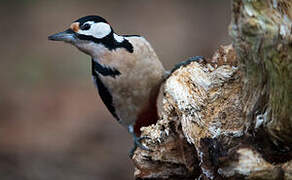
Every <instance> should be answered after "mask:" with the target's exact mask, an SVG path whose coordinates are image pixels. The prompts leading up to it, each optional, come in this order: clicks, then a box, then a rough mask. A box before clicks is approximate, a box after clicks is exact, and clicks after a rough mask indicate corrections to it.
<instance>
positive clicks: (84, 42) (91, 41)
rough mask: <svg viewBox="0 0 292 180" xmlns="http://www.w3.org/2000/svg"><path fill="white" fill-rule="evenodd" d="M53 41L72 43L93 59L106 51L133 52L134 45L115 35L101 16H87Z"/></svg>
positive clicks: (53, 38) (58, 34)
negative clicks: (117, 49) (118, 49)
mask: <svg viewBox="0 0 292 180" xmlns="http://www.w3.org/2000/svg"><path fill="white" fill-rule="evenodd" d="M48 39H49V40H53V41H64V42H67V43H71V44H73V45H74V46H76V47H77V48H78V49H80V50H81V51H83V52H84V53H86V54H88V55H90V56H91V57H98V55H99V54H100V53H102V52H103V51H105V50H113V49H116V48H122V47H125V48H126V49H127V50H128V51H129V52H132V51H133V47H132V45H131V44H130V43H129V42H128V41H127V40H126V39H125V38H124V37H123V36H119V35H117V34H115V33H114V31H113V29H112V27H111V26H110V25H109V24H108V22H107V21H106V20H105V19H104V18H102V17H100V16H85V17H82V18H80V19H78V20H76V21H74V22H73V23H72V24H71V25H70V27H69V28H68V29H67V30H66V31H64V32H60V33H56V34H53V35H51V36H49V37H48Z"/></svg>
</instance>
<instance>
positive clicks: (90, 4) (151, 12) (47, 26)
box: [0, 0, 230, 180]
mask: <svg viewBox="0 0 292 180" xmlns="http://www.w3.org/2000/svg"><path fill="white" fill-rule="evenodd" d="M90 14H96V15H101V16H103V17H105V18H106V19H107V20H108V21H109V22H110V23H111V25H112V26H113V28H114V29H115V30H116V32H117V33H121V34H140V35H143V36H145V37H146V38H147V39H148V41H150V43H151V44H152V46H153V47H154V49H155V50H156V52H157V54H158V56H159V57H160V59H161V61H163V64H164V65H165V66H166V67H167V68H168V69H170V68H171V67H172V66H173V65H174V64H175V63H176V62H179V61H182V60H185V59H186V58H187V57H190V56H194V55H203V56H207V57H210V56H211V55H212V53H213V52H214V50H215V49H216V48H217V47H218V46H219V45H222V44H227V43H229V42H230V39H229V37H228V33H227V27H228V25H229V22H230V2H229V0H220V1H216V0H184V1H182V0H160V1H158V0H123V1H117V0H83V1H77V0H64V1H57V0H50V1H44V0H43V1H42V0H24V1H20V0H19V1H16V0H15V1H8V0H7V1H5V0H1V1H0V20H1V24H0V38H1V43H0V52H1V59H0V85H1V88H0V179H1V180H2V179H3V180H52V179H54V180H63V179H64V180H66V179H70V180H99V179H101V180H102V179H133V171H134V169H133V166H132V162H131V161H130V160H129V158H128V152H129V150H130V148H131V147H132V139H131V137H130V135H128V133H127V131H126V130H125V129H124V128H123V127H121V126H120V125H119V124H118V123H117V122H116V121H115V120H114V119H113V118H112V117H111V115H110V113H109V112H108V111H107V110H106V109H105V106H104V105H103V104H102V102H101V100H100V98H99V97H98V95H97V91H96V89H95V87H94V85H93V84H92V82H91V76H90V74H91V73H90V61H89V60H90V58H89V57H88V56H86V55H84V54H82V53H81V52H79V51H78V50H76V49H75V48H73V47H72V46H70V45H68V44H64V43H57V42H49V41H48V40H47V36H48V35H50V34H52V33H55V32H59V31H62V30H64V29H65V28H67V26H68V25H70V24H71V22H72V21H73V20H75V19H77V18H79V17H82V16H85V15H90Z"/></svg>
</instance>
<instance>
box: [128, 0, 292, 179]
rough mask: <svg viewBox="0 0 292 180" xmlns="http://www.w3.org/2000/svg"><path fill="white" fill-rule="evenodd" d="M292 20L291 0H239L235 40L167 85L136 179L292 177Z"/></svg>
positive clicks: (145, 130) (145, 131)
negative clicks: (147, 148) (158, 117)
mask: <svg viewBox="0 0 292 180" xmlns="http://www.w3.org/2000/svg"><path fill="white" fill-rule="evenodd" d="M291 20H292V2H291V0H233V2H232V22H231V25H230V34H231V36H232V39H233V43H232V45H229V46H222V47H220V48H219V49H218V51H217V52H216V53H215V55H214V56H213V57H212V58H211V59H207V61H201V62H196V61H194V62H191V63H189V64H187V65H186V64H185V65H183V66H181V67H180V68H178V69H177V70H175V71H174V72H173V73H172V74H171V75H170V76H169V77H168V78H167V79H166V80H165V82H164V83H163V84H162V86H161V89H160V95H159V98H158V108H159V115H160V119H159V121H158V122H157V123H156V124H154V125H152V126H149V127H144V128H142V135H143V136H147V137H149V139H145V140H144V141H143V144H144V145H145V146H147V147H149V149H151V150H152V151H143V150H141V149H137V150H136V152H135V155H134V157H133V161H134V164H135V167H136V170H135V178H136V179H195V178H198V179H292V150H291V148H292V108H291V106H292V76H291V74H292V63H291V61H292V33H291V31H292V21H291Z"/></svg>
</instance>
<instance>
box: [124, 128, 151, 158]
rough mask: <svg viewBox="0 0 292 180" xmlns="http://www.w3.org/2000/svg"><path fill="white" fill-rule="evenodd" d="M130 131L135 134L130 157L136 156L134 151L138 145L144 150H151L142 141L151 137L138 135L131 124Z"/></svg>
mask: <svg viewBox="0 0 292 180" xmlns="http://www.w3.org/2000/svg"><path fill="white" fill-rule="evenodd" d="M129 132H130V134H131V135H132V136H133V140H134V147H133V148H132V149H131V151H130V152H129V157H130V158H131V159H132V157H133V156H134V152H135V151H136V149H137V147H139V148H141V149H142V150H145V151H151V150H150V149H149V148H147V147H146V146H144V145H143V144H142V143H141V141H142V140H144V139H150V138H149V137H147V136H142V137H137V136H136V135H135V133H134V132H133V131H132V127H130V126H129Z"/></svg>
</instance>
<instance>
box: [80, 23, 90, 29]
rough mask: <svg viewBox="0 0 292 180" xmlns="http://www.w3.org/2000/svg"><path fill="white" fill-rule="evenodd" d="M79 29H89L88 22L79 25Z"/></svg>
mask: <svg viewBox="0 0 292 180" xmlns="http://www.w3.org/2000/svg"><path fill="white" fill-rule="evenodd" d="M80 29H81V30H89V29H90V25H89V24H83V25H81V26H80Z"/></svg>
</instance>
